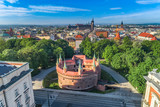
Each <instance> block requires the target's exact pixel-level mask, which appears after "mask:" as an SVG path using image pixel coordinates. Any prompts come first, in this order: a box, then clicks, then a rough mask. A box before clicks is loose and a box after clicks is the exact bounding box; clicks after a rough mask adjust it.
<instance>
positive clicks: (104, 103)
mask: <svg viewBox="0 0 160 107" xmlns="http://www.w3.org/2000/svg"><path fill="white" fill-rule="evenodd" d="M34 94H35V100H36V99H39V98H43V99H49V97H50V95H55V97H54V98H53V100H54V101H52V104H50V105H51V107H140V106H141V105H140V102H134V103H133V102H126V101H124V100H123V99H115V98H107V97H95V96H85V95H75V94H66V93H56V94H55V93H54V94H53V93H52V92H40V91H37V92H34ZM50 100H52V99H50ZM123 102H124V103H123Z"/></svg>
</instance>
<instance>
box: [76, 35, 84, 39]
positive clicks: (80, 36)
mask: <svg viewBox="0 0 160 107" xmlns="http://www.w3.org/2000/svg"><path fill="white" fill-rule="evenodd" d="M75 38H76V39H83V36H82V35H77V36H75Z"/></svg>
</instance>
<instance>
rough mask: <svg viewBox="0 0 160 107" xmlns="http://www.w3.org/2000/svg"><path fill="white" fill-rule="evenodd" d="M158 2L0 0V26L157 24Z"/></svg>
mask: <svg viewBox="0 0 160 107" xmlns="http://www.w3.org/2000/svg"><path fill="white" fill-rule="evenodd" d="M159 12H160V0H130V1H128V0H123V1H117V0H101V1H100V2H99V1H98V0H92V1H91V0H88V1H85V0H76V1H75V0H74V1H73V0H68V1H64V0H54V1H51V0H47V1H45V0H39V1H37V0H35V1H29V0H0V13H1V14H0V24H37V25H43V24H76V23H84V24H85V23H88V22H90V20H91V19H92V18H94V19H95V24H118V23H120V21H122V20H123V21H124V22H125V23H126V24H142V23H160V20H159V19H160V15H159V14H158V13H159Z"/></svg>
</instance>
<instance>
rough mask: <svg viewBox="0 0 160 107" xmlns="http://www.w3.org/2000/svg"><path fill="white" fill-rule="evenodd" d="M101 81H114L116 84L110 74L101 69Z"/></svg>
mask: <svg viewBox="0 0 160 107" xmlns="http://www.w3.org/2000/svg"><path fill="white" fill-rule="evenodd" d="M101 79H102V80H104V81H110V82H111V81H114V82H117V81H116V80H115V79H114V78H113V77H112V76H111V75H110V74H108V73H107V72H106V71H104V70H102V69H101Z"/></svg>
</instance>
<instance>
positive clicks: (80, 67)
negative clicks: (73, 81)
mask: <svg viewBox="0 0 160 107" xmlns="http://www.w3.org/2000/svg"><path fill="white" fill-rule="evenodd" d="M79 69H82V66H81V60H79Z"/></svg>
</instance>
